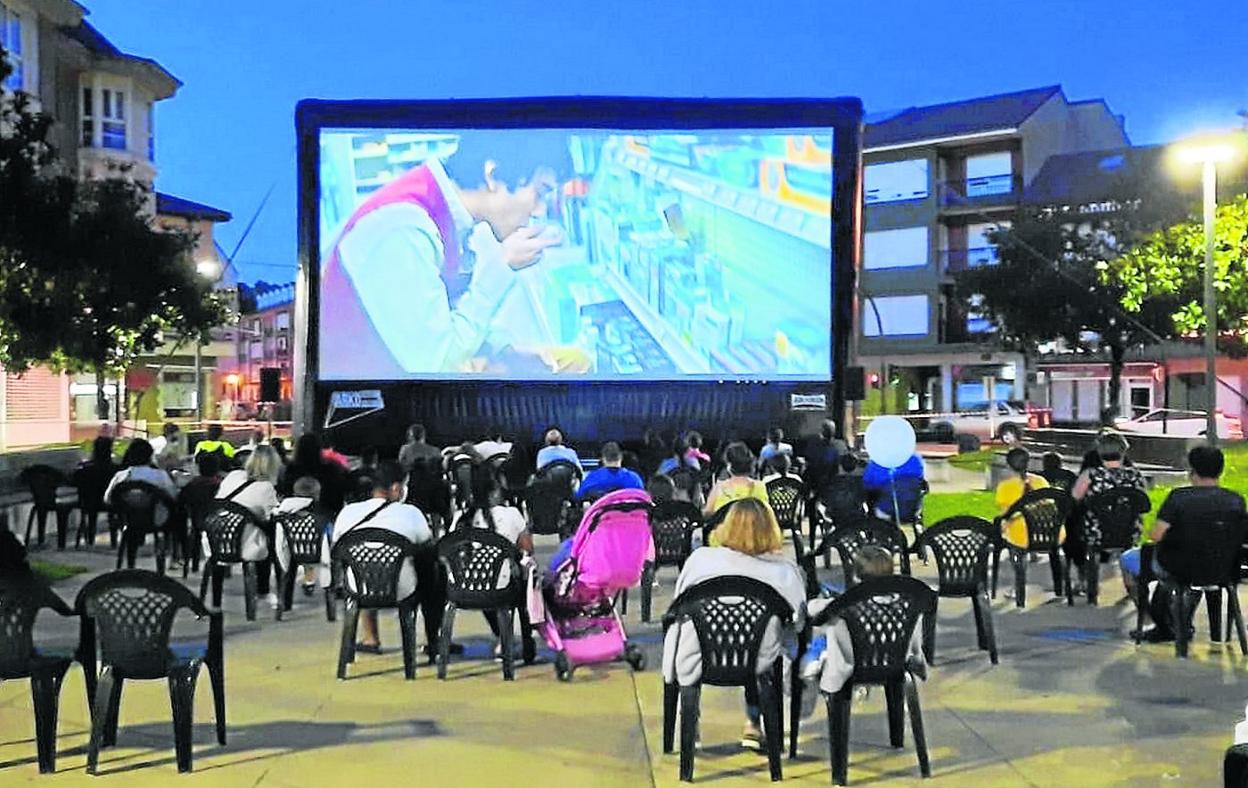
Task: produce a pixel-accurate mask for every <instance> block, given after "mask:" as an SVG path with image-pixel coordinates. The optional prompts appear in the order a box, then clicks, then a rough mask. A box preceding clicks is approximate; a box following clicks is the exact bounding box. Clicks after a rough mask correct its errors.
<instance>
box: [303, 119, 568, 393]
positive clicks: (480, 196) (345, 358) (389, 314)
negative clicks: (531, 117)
mask: <svg viewBox="0 0 1248 788" xmlns="http://www.w3.org/2000/svg"><path fill="white" fill-rule="evenodd" d="M501 163H502V162H501V161H495V160H494V159H493V158H491V157H488V156H486V155H484V152H482V151H476V150H473V148H472V147H471V143H470V141H469V139H468V138H461V140H460V147H459V150H458V151H457V152H456V153H455V154H454V155H452V156H451V157H449V159H448V160H447V168H450V169H451V171H452V172H453V173H455V174H456V175H457V177H456V178H452V176H451V175H450V174H448V172H447V168H444V167H443V164H442V162H440V161H438V160H437V159H429V160H428V161H426V162H424V163H422V164H420V165H418V166H416V167H414V168H412V169H411V170H408V171H407V172H406V173H404V174H403V175H400V176H399V177H398V178H396V179H395V180H393V181H391V182H390V183H388V184H387V185H385V186H383V187H382V188H381V189H378V190H377V191H376V192H374V193H373V194H372V195H370V196H369V197H368V199H367V200H365V201H364V202H363V204H361V205H360V206H359V207H358V208H356V210H355V212H354V213H353V214H352V215H351V216H350V218H348V220H347V222H346V224H345V225H344V227H343V229H342V231H341V232H340V234H339V235H338V238H337V239H336V240H335V241H334V243H333V246H332V247H331V248H330V250H329V253H328V254H327V256H326V258H325V263H324V268H323V269H322V274H321V292H320V295H321V314H322V324H321V328H322V331H321V335H320V341H321V359H322V362H321V363H322V369H321V374H323V375H326V376H329V377H340V376H345V377H358V378H373V379H384V378H391V377H406V376H408V375H410V374H412V373H436V372H453V371H458V370H460V369H461V368H462V367H463V365H464V363H465V362H466V361H467V360H468V359H469V358H471V357H472V356H473V355H474V354H476V353H477V352H478V351H479V350H480V348H481V345H482V343H483V342H484V340H485V337H486V334H487V332H488V329H489V327H490V323H491V320H492V319H493V318H494V315H495V313H496V312H497V311H498V308H499V305H500V304H501V303H502V301H503V299H504V297H506V295H507V293H508V292H509V291H510V290H511V288H512V286H513V285H514V284H515V280H516V271H517V270H519V269H521V268H525V267H526V266H529V265H532V264H533V263H535V262H537V260H538V259H539V258H540V257H541V254H542V251H543V250H545V249H546V248H548V247H550V246H554V245H556V244H558V243H561V242H562V237H561V236H559V235H558V234H557V233H543V232H542V230H541V229H539V228H536V227H530V226H529V222H530V219H531V218H532V216H533V214H534V213H535V211H536V210H537V208H538V205H539V203H540V202H541V200H542V197H543V195H544V194H545V193H546V192H547V191H549V190H550V189H552V188H554V186H555V185H556V184H555V173H554V171H553V170H552V169H550V167H549V166H537V167H530V168H527V171H525V168H523V167H519V166H516V165H520V164H522V162H518V161H511V162H508V163H509V164H511V165H513V167H512V168H513V171H516V172H524V175H523V177H519V178H516V179H514V180H513V181H512V184H514V188H512V185H509V184H508V183H507V182H505V181H504V180H503V179H502V175H501V171H500V164H501ZM465 184H477V185H474V186H466V185H465ZM481 223H484V224H486V225H488V226H489V228H490V230H491V231H492V233H493V235H494V237H495V238H496V239H497V240H498V241H499V243H500V245H501V246H500V251H501V253H492V254H488V255H482V256H480V257H478V258H477V259H476V260H475V264H473V260H472V252H471V251H470V250H469V248H468V247H467V243H466V242H467V240H468V237H469V236H470V235H471V234H472V231H473V229H474V228H475V227H476V226H477V225H478V224H481ZM469 267H471V270H472V277H471V280H470V281H469V282H468V284H467V287H466V288H463V287H462V285H461V284H460V278H459V275H460V272H461V271H466V270H468V269H469ZM460 290H462V293H461V292H460Z"/></svg>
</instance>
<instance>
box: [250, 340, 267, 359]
mask: <svg viewBox="0 0 1248 788" xmlns="http://www.w3.org/2000/svg"><path fill="white" fill-rule="evenodd" d="M249 352H250V355H251V359H252V360H253V361H255V360H256V359H261V358H264V345H262V344H260V343H259V342H252V343H251V350H250V351H249Z"/></svg>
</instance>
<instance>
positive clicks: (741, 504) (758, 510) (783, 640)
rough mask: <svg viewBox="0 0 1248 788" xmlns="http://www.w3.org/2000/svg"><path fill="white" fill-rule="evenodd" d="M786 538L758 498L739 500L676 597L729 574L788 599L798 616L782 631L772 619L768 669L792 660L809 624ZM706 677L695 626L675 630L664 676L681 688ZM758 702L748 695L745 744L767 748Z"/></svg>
mask: <svg viewBox="0 0 1248 788" xmlns="http://www.w3.org/2000/svg"><path fill="white" fill-rule="evenodd" d="M782 544H783V537H782V536H781V533H780V526H779V524H777V523H776V516H775V515H774V514H772V511H771V507H770V506H768V505H767V504H766V503H763V502H762V501H759V500H756V499H754V498H743V499H741V500H738V501H735V502H733V504H732V508H731V509H730V510H729V511H728V514H727V515H726V516H725V518H724V521H723V522H722V523H721V524H720V525H719V527H717V528H716V529H715V530H714V531H712V532H711V537H710V545H709V546H707V547H700V548H698V549H697V550H694V551H693V554H692V555H690V556H689V560H687V561H685V566H684V569H682V570H681V572H680V577H679V578H678V579H677V580H676V591H675V594H676V597H679V596H680V595H681V593H683V592H684V590H685V589H687V588H690V587H691V586H695V585H697V584H698V583H701V582H703V581H705V580H711V579H713V578H716V577H724V576H728V575H732V576H739V577H749V578H753V579H754V580H759V581H761V582H763V583H766V584H767V585H769V586H771V587H772V588H774V589H776V592H777V593H779V594H780V596H781V597H783V598H784V600H785V601H786V602H788V603H789V604H790V605H791V606H792V607H793V611H794V613H795V618H794V622H793V624H794V626H793V628H792V629H789V630H787V631H781V627H780V622H779V621H776V620H773V621H772V622H771V624H769V625H768V628H767V632H766V634H765V635H764V637H763V643H762V648H760V649H759V652H758V664H759V665H760V666H763V669H766V667H767V666H770V665H771V664H773V663H774V662H775V660H776V658H777V657H779V656H780V655H781V653H783V652H784V651H786V647H787V651H788V652H789V654H790V656H792V654H793V652H794V650H795V648H794V647H795V645H796V632H797V631H798V630H800V629H801V628H802V626H804V622H805V615H806V584H805V578H804V577H803V575H802V570H801V569H799V568H798V566H797V564H795V563H793V561H791V560H790V559H789V558H787V557H785V556H784V554H783V553H781V552H780V550H781V546H782ZM701 675H702V653H701V650H700V648H699V646H698V636H697V633H696V632H695V631H694V628H693V624H692V623H685V624H684V625H682V626H680V627H670V628H669V629H668V631H667V634H666V636H665V638H664V641H663V676H664V678H665V680H666V679H669V678H671V677H672V676H675V678H676V680H677V682H678V683H679V684H681V685H682V686H688V685H690V684H694V683H696V682H697V680H698V678H699V677H700V676H701ZM759 716H760V711H759V707H758V698H757V697H753V696H752V693H749V692H747V697H746V718H747V721H746V724H745V732H744V733H743V734H742V736H741V744H742V746H744V747H747V748H750V749H755V750H758V749H762V741H763V739H762V728H761V727H760V725H759Z"/></svg>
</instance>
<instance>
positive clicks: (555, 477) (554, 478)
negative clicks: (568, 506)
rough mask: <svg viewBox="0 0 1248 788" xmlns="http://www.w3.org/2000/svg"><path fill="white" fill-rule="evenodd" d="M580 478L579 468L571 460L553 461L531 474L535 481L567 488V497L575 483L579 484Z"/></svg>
mask: <svg viewBox="0 0 1248 788" xmlns="http://www.w3.org/2000/svg"><path fill="white" fill-rule="evenodd" d="M581 476H582V471H581V466H579V465H577V464H576V463H574V462H572V461H571V460H555V461H554V462H549V463H547V464H545V465H543V466H542V467H541V468H539V469H538V470H537V473H535V474H533V478H534V480H535V481H539V482H550V483H551V484H558V485H562V486H564V487H566V488H567V490H568V495H571V494H572V490H573V489H575V487H576V485H577V483H579V482H580V480H581Z"/></svg>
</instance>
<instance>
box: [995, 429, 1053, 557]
mask: <svg viewBox="0 0 1248 788" xmlns="http://www.w3.org/2000/svg"><path fill="white" fill-rule="evenodd" d="M1030 463H1031V454H1029V453H1028V451H1027V450H1026V449H1021V448H1016V449H1010V451H1009V453H1008V454H1006V455H1005V464H1006V465H1008V466H1009V468H1010V470H1011V471H1013V472H1014V473H1015V474H1016V475H1015V476H1012V477H1010V478H1008V479H1004V480H1002V482H1001V483H1000V484H998V485H997V492H996V500H997V509H999V510H1000V512H1001V514H1005V513H1006V512H1008V511H1009V510H1010V507H1011V506H1013V505H1014V504H1016V503H1018V501H1019V499H1020V498H1022V497H1023V496H1024V495H1026V494H1027V493H1029V492H1031V491H1032V490H1043V489H1046V488H1047V487H1048V486H1049V483H1048V482H1047V481H1046V480H1045V478H1044V477H1043V476H1040V475H1039V474H1032V473H1030V472H1029V471H1028V465H1029V464H1030ZM1001 535H1002V536H1003V537H1004V538H1005V541H1006V542H1007V543H1008V544H1009V545H1010V546H1011V547H1017V548H1019V549H1022V550H1026V549H1027V522H1026V520H1024V519H1023V516H1022V515H1021V514H1019V515H1015V516H1014V517H1011V518H1010V519H1009V520H1008V521H1006V522H1003V523H1002V524H1001ZM1065 539H1066V529H1065V528H1063V529H1062V531H1061V533H1060V534H1059V536H1058V541H1065Z"/></svg>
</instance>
